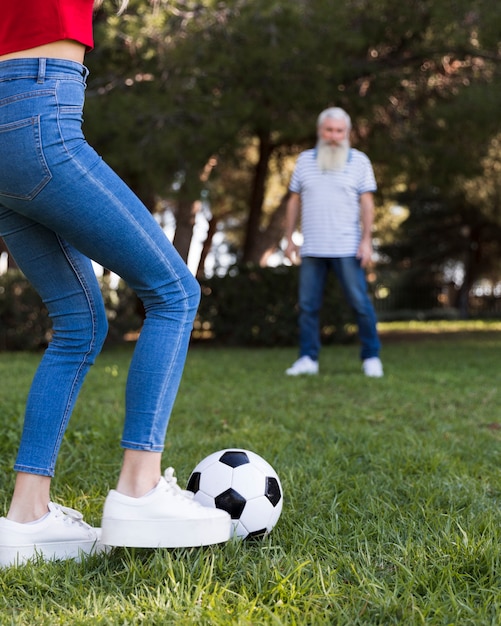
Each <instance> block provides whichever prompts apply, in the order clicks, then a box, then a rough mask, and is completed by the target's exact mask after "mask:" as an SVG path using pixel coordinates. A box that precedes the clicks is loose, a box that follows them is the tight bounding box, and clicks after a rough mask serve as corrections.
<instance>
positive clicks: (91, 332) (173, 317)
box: [0, 60, 230, 545]
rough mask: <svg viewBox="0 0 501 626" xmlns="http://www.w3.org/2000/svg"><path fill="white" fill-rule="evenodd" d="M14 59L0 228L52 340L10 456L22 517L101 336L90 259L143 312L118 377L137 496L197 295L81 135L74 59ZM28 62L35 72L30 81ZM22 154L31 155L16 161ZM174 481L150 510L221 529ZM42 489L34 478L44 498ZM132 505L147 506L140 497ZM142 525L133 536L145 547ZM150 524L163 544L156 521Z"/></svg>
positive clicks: (153, 466)
mask: <svg viewBox="0 0 501 626" xmlns="http://www.w3.org/2000/svg"><path fill="white" fill-rule="evenodd" d="M21 65H22V66H23V67H24V66H27V67H28V70H29V72H28V71H27V73H26V79H23V80H22V81H21V83H20V84H19V85H16V84H15V83H16V81H15V80H12V81H11V82H10V83H9V82H7V83H6V84H5V85H4V86H2V90H3V89H4V87H5V90H6V91H8V90H9V89H11V88H12V89H14V90H15V94H14V95H16V94H19V93H21V94H22V96H20V97H18V96H17V95H16V97H14V98H11V99H8V100H7V104H6V106H4V107H3V108H2V118H1V119H0V127H1V126H2V124H3V125H4V126H3V127H4V129H5V132H4V133H3V134H2V135H1V136H0V156H2V155H4V156H5V157H6V158H3V159H2V161H3V162H4V167H3V170H2V172H1V174H0V235H2V236H3V237H4V238H5V241H6V243H7V245H8V246H9V248H10V250H11V252H12V254H13V255H14V257H15V258H16V260H17V261H18V264H19V265H20V267H21V268H22V269H23V271H24V272H25V273H26V275H27V277H28V278H29V280H30V281H32V282H33V284H34V286H35V288H36V289H37V290H38V291H39V293H40V294H41V296H42V298H43V300H44V302H45V303H46V304H47V306H48V308H49V311H50V314H51V317H52V319H53V321H54V338H53V340H52V342H51V344H50V346H49V348H48V350H47V351H46V353H45V355H44V358H43V359H42V363H41V365H40V368H39V369H38V371H37V374H36V376H35V379H34V381H33V385H32V388H31V391H30V400H29V402H28V405H29V407H30V410H29V411H27V415H26V420H25V427H24V430H23V437H22V441H21V446H20V450H19V454H18V458H17V462H16V469H17V470H18V472H20V474H19V475H18V481H17V483H16V490H15V499H14V500H13V507H14V508H15V510H16V511H18V513H16V515H21V513H20V511H21V509H22V508H23V505H21V504H20V503H21V502H24V500H26V499H27V498H28V497H29V494H30V493H32V491H33V489H34V486H35V483H36V481H37V480H39V476H45V477H50V476H52V474H53V472H54V465H55V461H56V457H57V452H58V450H59V445H60V443H61V438H62V436H63V434H64V431H65V428H66V426H67V422H68V419H69V416H70V414H71V410H72V408H73V405H74V402H75V400H76V397H77V393H78V390H79V388H80V386H81V383H82V381H83V378H84V376H85V374H86V372H87V371H88V368H89V367H90V365H91V364H92V362H93V360H94V358H95V356H96V354H97V353H98V352H99V350H100V348H101V345H102V342H103V340H104V335H105V330H106V327H105V317H104V309H103V305H102V299H101V297H100V295H98V294H99V289H98V284H97V281H96V279H95V276H94V274H93V272H92V267H91V263H90V261H89V259H90V258H92V259H94V260H95V261H97V262H98V263H100V264H101V265H103V266H105V267H107V268H108V269H110V270H112V271H113V272H115V273H117V274H118V275H120V276H121V277H122V278H123V279H124V280H125V281H126V282H127V283H128V284H129V286H130V287H132V288H133V289H134V290H135V291H136V293H137V294H138V296H139V297H140V298H141V300H142V302H143V304H144V308H145V311H146V319H145V322H144V327H143V330H142V332H141V335H140V338H139V340H138V342H137V345H136V348H135V351H134V355H133V359H132V363H131V367H130V371H129V376H128V381H127V391H126V416H125V424H124V432H123V438H122V446H123V447H124V448H126V449H127V452H126V453H125V455H124V464H123V467H122V472H121V474H120V479H119V485H120V489H121V490H123V491H124V492H125V493H131V494H132V493H133V494H136V495H142V494H143V493H144V492H145V491H148V490H149V489H151V487H152V486H154V485H155V483H158V482H159V474H160V455H161V452H162V450H163V446H164V439H165V433H166V429H167V424H168V421H169V417H170V413H171V410H172V406H173V403H174V400H175V397H176V394H177V390H178V386H179V383H180V380H181V375H182V370H183V367H184V362H185V358H186V352H187V348H188V343H189V339H190V335H191V329H192V324H193V320H194V317H195V314H196V311H197V307H198V303H199V297H200V288H199V285H198V283H197V282H196V280H195V279H194V278H193V276H192V275H191V273H190V272H189V270H188V268H187V267H186V265H185V263H184V262H183V261H182V259H181V258H180V257H179V255H178V254H177V252H176V251H175V249H174V248H173V246H172V244H171V243H170V242H169V241H168V239H167V238H166V237H165V235H164V233H163V232H162V230H161V228H160V227H159V225H158V224H157V222H156V221H155V219H154V218H153V216H152V215H151V214H150V213H149V211H148V210H147V209H146V207H145V206H144V205H143V204H142V203H141V202H140V201H139V199H138V198H137V197H136V196H135V195H134V194H133V193H132V192H131V190H130V189H129V188H128V187H127V186H126V185H125V184H124V183H123V182H122V181H121V179H120V178H119V177H118V176H117V175H116V174H114V172H113V171H112V170H111V169H110V168H109V167H107V166H106V164H104V163H103V161H102V160H101V158H100V157H99V156H98V155H97V154H96V153H95V151H94V150H92V148H90V146H89V145H88V144H87V143H86V142H85V139H84V137H83V135H82V131H81V109H82V104H83V92H84V88H83V80H82V76H83V74H82V71H81V68H80V67H79V66H77V65H76V64H68V63H65V62H63V63H61V62H59V61H54V62H52V61H47V63H45V62H43V63H42V62H38V61H36V60H27V61H26V62H24V61H23V63H22V64H18V63H14V64H9V67H8V69H9V71H10V69H12V70H16V71H18V69H19V67H21ZM35 65H37V67H36V68H35V67H34V66H35ZM5 67H6V66H5V65H4V66H3V68H2V69H5ZM33 69H36V71H37V72H38V77H37V76H35V77H34V78H35V79H36V80H34V79H33V77H32V73H33ZM0 79H1V75H0ZM2 95H3V92H2ZM33 116H35V117H33ZM26 119H30V120H35V121H34V122H30V125H29V126H27V125H26V124H24V123H21V122H19V121H18V120H26ZM33 124H35V125H36V128H34V129H33ZM2 142H4V143H3V144H2ZM9 145H16V146H17V145H19V146H20V148H21V147H22V148H24V150H25V151H26V155H23V154H20V152H22V150H20V151H19V152H17V151H14V153H13V154H14V155H15V158H14V159H11V160H9V159H8V158H7V156H8V154H10V152H9V150H10V148H9ZM37 155H39V156H37ZM28 156H29V157H30V158H31V159H32V160H31V162H30V166H29V167H26V163H25V158H28ZM33 159H35V161H33ZM37 159H40V162H38V161H37ZM2 186H4V187H3V188H2ZM30 244H33V246H30ZM61 268H62V272H61ZM61 273H62V277H61ZM61 381H62V382H61ZM49 389H51V390H52V392H53V397H49V391H48V390H49ZM48 404H50V407H51V408H48V407H47V405H48ZM46 436H47V440H45V437H46ZM30 476H34V477H31V478H30ZM174 485H175V481H172V480H167V481H164V483H162V484H161V485H160V486H161V487H162V489H161V490H160V493H159V494H157V495H159V496H161V497H162V498H163V497H164V496H165V497H166V498H167V501H170V500H169V498H171V499H173V500H174V499H176V501H175V502H173V504H174V505H175V506H174V507H172V506H166V505H165V500H162V503H163V504H162V505H161V506H159V505H158V502H156V503H155V507H156V508H155V511H154V517H155V516H157V515H158V512H159V510H160V511H161V517H163V516H165V515H166V514H167V513H169V509H172V508H174V509H177V511H174V514H175V515H178V517H179V519H177V521H176V524H177V526H176V524H174V526H175V527H176V529H177V531H179V530H183V528H184V522H185V520H184V516H187V517H188V518H189V519H190V520H191V522H192V523H193V524H195V526H197V527H198V526H199V525H200V523H202V524H203V523H204V521H205V522H207V521H212V524H213V526H214V528H213V529H212V531H211V533H209V534H207V535H200V533H199V532H198V530H197V532H195V531H193V533H192V534H190V533H191V531H190V530H189V529H188V530H189V532H187V533H185V534H184V538H182V541H184V542H185V543H184V544H183V545H201V544H202V543H204V542H212V541H213V540H214V541H221V540H226V539H228V538H229V531H230V526H229V524H230V520H229V516H227V515H226V514H225V515H221V512H217V513H210V512H209V511H207V510H204V511H203V512H202V511H201V510H199V509H200V508H201V509H203V507H199V508H197V507H195V505H194V504H193V503H192V502H191V500H189V499H188V500H189V501H188V503H186V502H184V501H183V499H182V498H181V502H180V501H179V498H180V494H181V492H180V491H179V490H178V491H176V489H175V488H174ZM47 491H48V489H47V481H44V489H43V491H42V493H43V494H44V495H43V497H44V498H47ZM117 493H118V492H114V497H115V499H117V498H116V494H117ZM122 505H123V503H122V502H120V503H118V504H117V505H116V506H115V508H113V506H111V508H110V507H108V509H109V511H111V513H112V514H113V512H114V511H115V512H116V510H117V507H118V508H120V507H122V509H121V511H122V512H123V511H126V512H127V511H129V510H131V509H130V506H129V505H130V503H127V502H126V503H125V505H123V506H122ZM133 508H134V507H133ZM134 510H136V509H134ZM140 510H141V514H144V511H145V510H146V514H147V513H148V512H147V509H146V508H145V507H143V506H141V507H140ZM12 514H13V515H14V513H12ZM155 519H156V518H155ZM122 521H124V520H122ZM125 521H126V522H127V521H128V520H125ZM149 521H150V522H151V520H149ZM160 521H162V520H160ZM143 522H144V520H143ZM143 522H141V521H140V523H139V527H140V528H142V529H143V531H142V535H143V536H142V537H141V538H140V539H139V540H138V541H140V542H143V543H141V545H150V544H149V543H147V541H148V537H146V538H145V537H144V523H143ZM113 524H114V521H112V522H111V527H112V530H113ZM190 528H191V527H190ZM157 530H158V536H159V537H162V541H167V542H168V541H169V539H168V537H167V539H166V540H164V538H163V534H164V533H163V532H162V528H159V529H157ZM171 530H172V525H171ZM177 531H176V532H177ZM125 534H126V533H125ZM194 537H195V538H194ZM223 537H224V539H223ZM145 541H146V543H144V542H145ZM134 545H138V544H137V543H135V544H134ZM154 545H157V544H156V543H155V544H154ZM162 545H164V544H162Z"/></svg>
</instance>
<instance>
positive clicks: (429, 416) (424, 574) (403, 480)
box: [0, 324, 501, 626]
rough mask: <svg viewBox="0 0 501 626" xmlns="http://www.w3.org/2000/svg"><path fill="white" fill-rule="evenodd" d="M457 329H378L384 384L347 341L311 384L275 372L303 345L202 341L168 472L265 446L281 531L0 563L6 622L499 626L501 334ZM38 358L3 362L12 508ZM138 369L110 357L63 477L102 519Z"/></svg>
mask: <svg viewBox="0 0 501 626" xmlns="http://www.w3.org/2000/svg"><path fill="white" fill-rule="evenodd" d="M385 328H386V327H385ZM389 328H390V327H387V328H386V330H387V331H388V330H389ZM465 328H466V327H462V326H460V325H456V324H455V325H454V326H453V327H452V328H448V327H447V325H440V326H434V325H432V326H431V327H430V326H426V325H422V326H421V330H423V331H424V332H423V334H422V335H421V336H420V337H419V340H417V341H409V340H408V339H405V338H399V340H398V341H396V340H395V341H394V340H392V335H391V334H390V335H388V336H386V335H385V336H384V338H383V339H384V349H383V358H384V364H385V377H384V378H383V379H380V380H367V379H365V378H363V376H362V374H361V372H360V366H359V363H358V358H357V349H356V348H355V347H354V346H335V347H329V348H327V349H326V350H324V351H323V352H322V356H321V370H320V374H319V376H316V377H304V378H295V379H291V378H288V377H287V376H285V375H284V374H283V371H284V369H285V368H286V367H287V366H288V365H290V363H291V362H292V360H293V359H294V358H295V350H294V349H292V348H290V349H289V348H287V349H286V348H275V349H269V350H268V349H259V350H253V349H221V348H217V349H216V348H215V349H210V348H203V349H197V348H193V349H192V350H191V351H190V353H189V356H188V361H187V365H186V369H185V375H184V378H183V382H182V384H181V389H180V394H179V397H178V400H177V402H176V406H175V409H174V413H173V416H172V420H171V424H170V427H169V434H168V439H167V447H166V450H165V455H164V461H165V465H166V466H167V465H173V466H174V467H176V469H177V475H178V477H179V482H180V484H181V485H184V484H186V481H187V480H188V476H189V474H190V472H191V470H192V469H193V468H194V466H195V465H196V464H197V463H198V461H200V460H201V459H202V458H204V457H205V456H206V455H208V454H210V453H211V452H214V451H216V450H218V449H222V448H225V447H232V446H238V447H244V448H248V449H251V450H254V451H255V452H257V453H258V454H261V455H262V456H263V457H264V458H265V459H267V460H268V461H269V462H270V463H271V464H272V465H273V466H274V467H275V469H276V470H277V472H278V474H279V476H280V478H281V481H282V484H283V487H284V494H285V502H284V509H283V513H282V517H281V518H280V520H279V522H278V524H277V526H276V528H275V529H274V530H273V532H272V533H271V534H270V536H269V537H268V538H266V539H265V540H264V541H262V542H251V543H245V542H239V541H234V542H230V543H228V544H226V545H224V546H219V547H210V548H205V549H200V550H198V549H192V550H163V549H162V550H139V549H136V550H127V549H115V550H113V552H112V553H111V554H108V555H102V556H99V557H91V558H89V559H86V560H85V561H84V562H83V563H81V564H77V563H72V562H68V563H65V562H61V563H46V564H30V565H27V566H24V567H21V568H17V569H14V568H11V569H7V570H3V571H2V572H1V576H0V624H2V626H3V625H5V626H7V625H9V626H21V625H25V624H30V625H33V626H53V625H54V624H61V625H63V624H68V625H70V624H71V625H72V626H125V625H129V624H141V625H144V626H146V625H148V626H149V625H152V624H167V625H176V626H178V625H181V626H191V625H193V624H197V625H198V624H200V625H203V626H209V625H210V626H231V625H233V624H239V625H242V626H251V625H252V626H258V625H259V626H264V625H270V626H271V625H284V626H285V625H295V626H311V625H315V626H316V625H319V626H324V625H325V626H327V625H328V626H332V625H338V626H346V625H348V624H349V625H350V626H351V625H353V626H397V625H402V624H405V625H406V626H407V625H409V626H422V625H425V624H430V625H435V624H437V625H438V624H454V625H458V626H459V625H461V626H463V625H464V626H487V625H489V626H494V625H496V624H498V622H499V615H500V612H501V591H500V585H499V571H500V569H499V568H500V564H501V532H500V530H499V527H500V525H499V506H500V498H501V491H500V488H499V466H500V436H501V435H500V433H501V430H500V423H499V410H498V407H499V404H500V402H501V391H500V388H499V371H500V369H501V339H500V337H501V335H499V329H498V326H496V327H492V331H494V330H495V331H497V332H488V331H489V328H490V327H489V326H488V325H486V326H485V328H484V330H483V331H480V330H479V331H478V332H471V333H468V334H464V332H463V333H461V332H460V331H461V330H463V331H464V330H465ZM427 329H428V330H429V333H430V334H428V333H427V332H426V330H427ZM403 331H404V332H405V329H403ZM437 331H440V332H437ZM449 331H450V332H449ZM454 331H458V332H454ZM431 333H433V338H432V335H431ZM37 361H38V358H37V357H36V356H35V355H30V354H22V353H17V354H14V355H0V380H1V381H2V385H3V386H2V394H1V396H0V412H1V414H2V416H3V424H4V425H3V430H2V438H1V439H0V484H1V485H2V496H1V502H2V508H3V511H5V510H6V509H7V504H8V498H9V495H10V488H11V486H12V480H13V479H12V477H13V473H12V471H11V465H12V463H13V460H14V456H15V452H16V449H17V445H18V439H19V434H20V430H21V417H20V416H21V413H22V403H23V396H24V395H25V393H26V390H27V388H28V385H29V381H30V378H31V375H32V373H33V371H34V369H35V367H36V364H37ZM129 361H130V350H129V349H126V350H125V349H120V350H116V349H114V350H108V351H105V352H104V353H103V354H102V355H100V356H99V357H98V359H97V361H96V364H95V366H94V367H93V368H92V370H91V372H90V373H89V376H88V378H87V380H86V383H85V386H84V389H83V391H82V395H81V397H80V398H79V400H78V402H77V406H76V408H75V413H74V415H73V417H72V420H71V422H70V425H69V428H68V432H67V434H66V437H65V439H64V442H63V446H62V450H61V455H60V459H59V462H58V467H57V474H56V479H55V481H54V485H53V493H52V497H53V498H54V500H56V501H57V502H61V503H64V504H66V505H68V506H73V507H75V508H76V509H79V510H81V511H82V512H83V513H84V515H85V518H86V519H87V520H88V521H89V522H91V523H92V524H94V525H98V524H99V522H100V518H101V514H102V505H103V501H104V498H105V495H106V493H107V491H108V489H109V488H110V487H114V486H115V480H116V477H117V474H118V471H119V466H120V460H121V450H120V449H119V439H120V432H121V426H122V415H123V412H124V394H123V391H124V387H125V383H126V376H127V368H128V364H129Z"/></svg>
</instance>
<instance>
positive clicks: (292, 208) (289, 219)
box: [285, 191, 301, 263]
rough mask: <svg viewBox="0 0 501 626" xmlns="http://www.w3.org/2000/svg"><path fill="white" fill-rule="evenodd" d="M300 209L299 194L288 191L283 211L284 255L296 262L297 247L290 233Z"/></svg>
mask: <svg viewBox="0 0 501 626" xmlns="http://www.w3.org/2000/svg"><path fill="white" fill-rule="evenodd" d="M300 210H301V196H300V195H299V194H298V193H295V192H294V191H291V192H290V195H289V199H288V200H287V208H286V211H285V237H286V239H287V247H286V248H285V256H286V257H287V258H288V259H290V260H291V261H292V262H293V263H296V261H297V256H298V247H297V245H296V244H295V243H294V242H293V241H292V235H293V234H294V231H295V229H296V225H297V222H298V219H299V212H300Z"/></svg>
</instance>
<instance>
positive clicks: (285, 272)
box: [0, 266, 353, 351]
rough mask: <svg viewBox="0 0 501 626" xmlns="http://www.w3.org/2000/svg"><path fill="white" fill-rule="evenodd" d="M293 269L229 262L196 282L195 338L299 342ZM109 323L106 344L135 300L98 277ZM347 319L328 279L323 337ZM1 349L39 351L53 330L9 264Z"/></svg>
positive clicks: (133, 316)
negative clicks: (221, 272)
mask: <svg viewBox="0 0 501 626" xmlns="http://www.w3.org/2000/svg"><path fill="white" fill-rule="evenodd" d="M298 275H299V272H298V268H297V267H286V266H281V267H277V268H238V269H237V268H234V269H233V270H232V271H231V272H230V273H228V274H227V275H226V276H224V277H222V278H220V277H214V278H211V279H205V280H202V281H201V288H202V301H201V304H200V308H199V312H198V315H197V319H196V321H195V330H194V333H193V337H194V339H195V340H197V339H204V340H207V339H210V340H212V341H214V342H217V343H220V344H224V345H235V346H236V345H239V346H292V345H297V342H298V333H297V315H298V310H297V287H298ZM101 291H102V293H103V298H104V302H105V305H106V310H107V314H108V322H109V325H110V328H109V333H108V337H107V343H108V344H109V343H114V344H116V343H120V342H122V341H124V340H125V339H126V338H127V337H128V335H134V334H135V333H136V332H137V331H138V330H139V329H140V327H141V324H142V319H143V310H142V306H141V303H140V302H139V300H138V298H137V297H136V295H135V294H134V292H133V291H132V290H131V289H129V288H128V287H127V286H126V285H125V284H124V283H122V282H121V283H120V285H119V287H118V289H111V288H110V287H109V284H108V283H107V282H106V281H105V280H104V281H102V284H101ZM352 321H353V318H352V316H351V312H350V310H349V309H348V307H347V305H346V304H345V301H344V298H343V296H342V294H341V292H340V289H339V286H338V284H337V282H336V281H335V280H333V278H331V283H330V284H329V285H328V288H327V289H326V293H325V301H324V306H323V308H322V314H321V329H322V333H321V334H322V340H323V342H324V343H334V342H343V341H348V340H349V339H351V337H352V334H350V332H349V330H348V325H349V323H350V322H352ZM0 324H1V328H0V351H5V350H12V351H14V350H40V349H43V348H45V347H46V346H47V344H48V342H49V340H50V337H51V327H52V325H51V321H50V318H49V316H48V313H47V309H46V308H45V306H44V304H43V303H42V301H41V299H40V297H39V296H38V294H37V293H36V291H35V290H34V289H33V287H32V286H31V284H30V283H29V282H28V280H27V279H26V278H25V277H24V275H23V274H22V273H21V272H19V271H16V270H9V271H8V272H7V273H6V274H3V275H2V276H0Z"/></svg>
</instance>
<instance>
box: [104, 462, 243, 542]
mask: <svg viewBox="0 0 501 626" xmlns="http://www.w3.org/2000/svg"><path fill="white" fill-rule="evenodd" d="M231 534H232V524H231V517H230V516H229V515H228V513H226V511H222V510H220V509H215V508H211V507H205V506H202V505H201V504H199V503H198V502H196V501H195V500H194V499H193V494H192V493H191V492H190V491H184V490H183V489H181V488H180V487H179V486H178V485H177V481H176V479H175V478H174V470H173V469H172V468H171V467H169V468H168V469H167V470H165V474H164V476H163V477H162V478H161V479H160V482H159V483H158V485H157V486H156V487H155V488H154V489H152V490H151V491H150V492H149V493H147V494H146V495H144V496H142V497H140V498H131V497H130V496H125V495H123V494H121V493H118V491H115V490H114V489H112V490H111V491H110V492H109V493H108V496H107V497H106V501H105V503H104V511H103V520H102V537H101V541H102V543H103V544H105V545H108V546H127V547H130V548H187V547H197V546H206V545H210V544H213V543H222V542H224V541H228V539H230V537H231Z"/></svg>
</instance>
